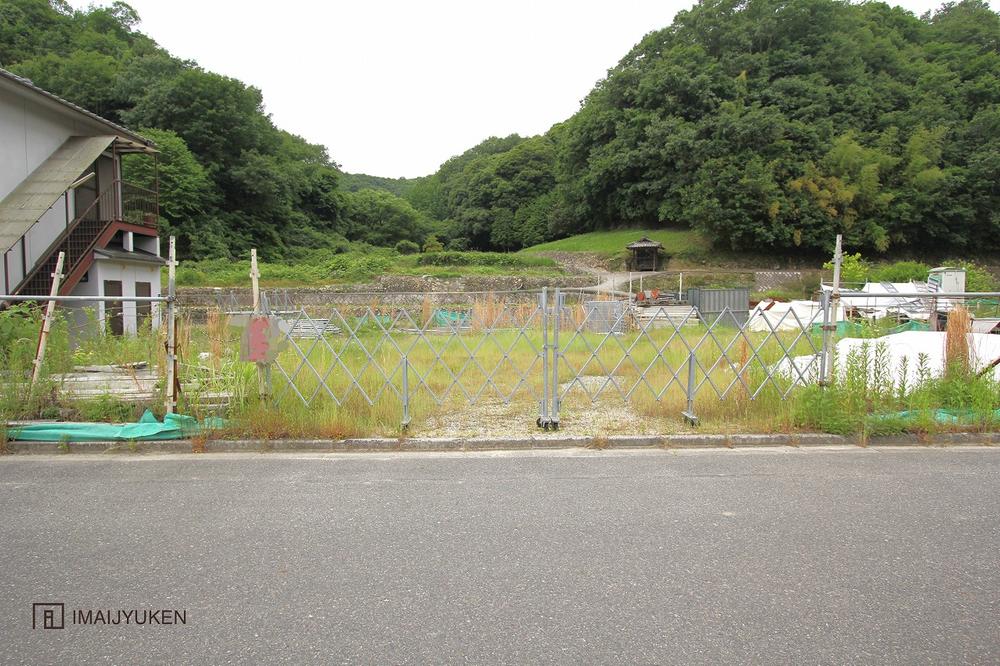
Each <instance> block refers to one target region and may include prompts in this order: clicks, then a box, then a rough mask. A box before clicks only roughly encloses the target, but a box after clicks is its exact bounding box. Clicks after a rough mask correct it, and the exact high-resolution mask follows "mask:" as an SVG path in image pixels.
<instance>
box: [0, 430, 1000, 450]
mask: <svg viewBox="0 0 1000 666" xmlns="http://www.w3.org/2000/svg"><path fill="white" fill-rule="evenodd" d="M845 446H856V447H883V446H914V447H919V446H923V447H947V446H1000V432H988V433H970V432H948V433H940V434H934V435H914V434H901V435H890V436H885V437H872V438H870V439H869V440H868V441H861V440H859V439H858V438H857V437H847V436H843V435H827V434H821V433H800V434H770V435H756V434H732V435H699V434H687V435H621V436H612V437H587V436H580V435H575V436H559V435H557V436H551V437H522V438H510V439H503V438H495V437H489V438H484V437H473V438H460V437H456V438H445V437H442V438H413V439H397V438H391V437H373V438H363V439H362V438H358V439H338V440H329V439H277V440H270V441H257V440H240V439H210V440H207V441H205V442H198V441H192V440H171V441H164V442H69V443H67V442H8V443H7V445H6V452H7V453H9V454H46V455H57V454H73V453H89V454H95V453H102V454H104V453H124V454H129V453H132V454H142V453H269V452H303V453H308V452H313V453H338V452H357V453H364V452H374V453H379V452H382V453H384V452H396V451H402V452H406V451H411V452H420V451H457V452H461V451H523V450H546V449H550V450H551V449H665V450H671V449H721V448H728V449H737V448H738V449H746V448H760V447H803V448H806V447H809V448H813V447H845Z"/></svg>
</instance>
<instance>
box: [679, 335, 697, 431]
mask: <svg viewBox="0 0 1000 666" xmlns="http://www.w3.org/2000/svg"><path fill="white" fill-rule="evenodd" d="M694 365H695V358H694V351H691V352H690V353H689V354H688V382H687V409H686V410H685V411H684V412H683V413H682V414H681V415H682V416H683V417H684V420H685V421H687V422H688V423H690V424H691V425H693V426H696V425H698V417H697V416H695V414H694Z"/></svg>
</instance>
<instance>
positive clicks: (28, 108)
mask: <svg viewBox="0 0 1000 666" xmlns="http://www.w3.org/2000/svg"><path fill="white" fill-rule="evenodd" d="M113 133H114V131H113V130H112V129H111V128H109V127H107V126H105V125H103V124H101V123H100V122H99V121H97V120H94V119H92V118H88V117H87V116H84V115H82V114H80V113H77V112H74V111H72V110H70V109H67V108H65V107H63V106H61V105H60V104H59V103H57V102H54V101H52V100H49V99H46V98H43V97H40V96H39V95H38V94H37V93H34V92H32V91H30V90H28V89H25V88H23V87H22V86H20V85H18V84H16V83H13V82H11V81H7V80H4V79H0V199H3V198H4V197H6V196H7V195H8V194H10V192H11V191H13V190H14V188H16V187H17V186H18V185H19V184H20V183H21V181H23V180H24V179H25V178H27V177H28V176H29V175H30V174H31V173H32V172H33V171H34V170H35V169H36V168H38V166H39V165H40V164H42V162H44V161H45V160H46V159H48V157H49V156H50V155H51V154H52V153H54V152H55V151H56V150H57V149H58V148H59V146H61V145H62V144H63V143H64V142H65V141H66V139H68V138H69V137H71V136H101V135H109V134H113ZM116 171H117V169H116V167H115V164H114V161H113V160H112V159H111V157H110V153H106V154H105V156H103V157H101V158H100V160H99V161H98V178H97V186H98V188H99V191H98V194H99V193H100V190H103V189H105V188H107V187H110V186H111V184H112V183H113V182H114V180H115V178H116V177H117V176H118V174H117V173H116ZM66 196H67V195H64V196H63V197H62V198H60V199H59V200H58V201H56V203H55V204H54V205H53V206H52V208H51V209H50V210H49V211H48V212H47V213H45V215H43V216H42V218H41V219H40V220H39V222H38V223H36V224H35V225H34V226H33V227H32V228H31V229H30V230H29V231H28V233H27V234H26V235H25V239H24V253H25V255H27V264H28V268H29V269H30V267H31V266H33V265H34V264H35V263H36V262H37V261H38V259H39V258H41V255H42V254H43V253H44V252H45V250H46V249H47V248H48V247H49V246H50V245H51V243H52V241H54V240H55V239H56V237H57V236H58V235H59V234H60V233H62V231H63V230H64V229H65V228H66V226H67V224H69V222H71V221H72V220H73V219H75V217H76V211H75V210H74V201H73V199H72V194H69V195H68V196H69V197H70V200H69V208H68V211H69V215H68V216H67V206H66V204H67V201H66ZM112 213H113V211H111V210H110V209H109V210H104V211H102V216H103V217H104V218H106V219H108V218H110V217H112ZM0 251H2V249H0ZM21 253H22V249H21V246H20V242H18V243H17V244H15V245H14V247H12V248H11V249H10V250H9V251H7V252H6V259H7V266H8V271H7V273H9V274H7V273H5V272H4V267H3V264H4V262H3V255H0V290H5V288H6V287H8V286H9V288H10V289H13V288H14V287H15V286H17V284H18V283H19V282H20V281H21V280H22V279H23V278H24V275H25V267H24V266H23V265H22V260H21Z"/></svg>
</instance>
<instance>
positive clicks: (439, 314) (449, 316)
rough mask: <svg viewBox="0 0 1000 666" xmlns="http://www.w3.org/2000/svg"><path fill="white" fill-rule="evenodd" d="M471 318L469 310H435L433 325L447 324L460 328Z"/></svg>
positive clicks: (467, 323) (468, 322) (466, 324)
mask: <svg viewBox="0 0 1000 666" xmlns="http://www.w3.org/2000/svg"><path fill="white" fill-rule="evenodd" d="M471 320H472V313H471V312H462V311H451V310H435V311H434V325H435V326H449V327H452V328H456V327H457V328H462V327H465V326H468V325H469V324H470V322H471Z"/></svg>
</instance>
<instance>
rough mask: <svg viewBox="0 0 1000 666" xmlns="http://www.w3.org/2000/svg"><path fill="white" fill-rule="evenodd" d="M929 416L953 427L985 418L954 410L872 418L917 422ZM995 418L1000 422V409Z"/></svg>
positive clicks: (898, 413)
mask: <svg viewBox="0 0 1000 666" xmlns="http://www.w3.org/2000/svg"><path fill="white" fill-rule="evenodd" d="M928 416H930V417H931V418H932V419H933V420H934V421H935V422H936V423H947V424H953V425H962V424H972V423H979V422H980V421H981V420H982V418H983V415H982V413H978V412H973V411H970V410H954V409H932V410H928V411H917V410H907V411H903V412H894V413H892V414H874V415H873V416H872V418H874V419H877V420H900V421H915V420H917V419H920V418H927V417H928ZM993 418H994V419H997V420H1000V409H998V410H996V411H994V412H993Z"/></svg>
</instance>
